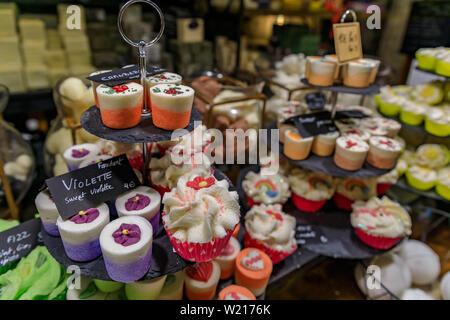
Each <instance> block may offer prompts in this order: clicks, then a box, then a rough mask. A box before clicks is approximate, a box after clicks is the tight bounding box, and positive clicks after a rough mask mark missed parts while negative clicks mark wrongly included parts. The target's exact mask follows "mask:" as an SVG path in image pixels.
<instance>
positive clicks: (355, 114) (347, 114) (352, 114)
mask: <svg viewBox="0 0 450 320" xmlns="http://www.w3.org/2000/svg"><path fill="white" fill-rule="evenodd" d="M367 117H368V116H367V115H366V114H365V113H364V112H362V111H360V110H356V109H349V110H339V111H336V114H335V115H334V118H335V119H348V118H356V119H362V118H367Z"/></svg>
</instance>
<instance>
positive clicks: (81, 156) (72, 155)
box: [63, 143, 100, 171]
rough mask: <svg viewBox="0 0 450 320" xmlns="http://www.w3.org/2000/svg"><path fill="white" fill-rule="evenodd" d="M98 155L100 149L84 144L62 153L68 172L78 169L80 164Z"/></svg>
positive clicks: (91, 144)
mask: <svg viewBox="0 0 450 320" xmlns="http://www.w3.org/2000/svg"><path fill="white" fill-rule="evenodd" d="M99 153H100V148H99V147H97V145H95V144H93V143H84V144H77V145H75V146H72V147H70V148H68V149H66V150H65V151H64V153H63V158H64V161H65V162H66V164H67V167H68V168H69V171H73V170H76V169H78V168H79V166H80V164H81V162H83V161H84V160H86V159H89V158H92V157H94V156H97V155H98V154H99Z"/></svg>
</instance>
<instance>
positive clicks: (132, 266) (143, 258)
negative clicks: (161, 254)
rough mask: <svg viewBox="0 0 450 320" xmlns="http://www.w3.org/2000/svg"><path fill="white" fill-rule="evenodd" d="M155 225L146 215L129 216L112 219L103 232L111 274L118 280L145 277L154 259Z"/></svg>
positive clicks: (101, 243) (103, 246)
mask: <svg viewBox="0 0 450 320" xmlns="http://www.w3.org/2000/svg"><path fill="white" fill-rule="evenodd" d="M152 242H153V229H152V225H151V224H150V222H149V221H148V220H147V219H144V218H142V217H137V216H126V217H121V218H118V219H116V220H114V221H112V222H110V223H109V224H108V225H107V226H106V227H105V228H104V229H103V231H102V233H101V234H100V246H101V250H102V253H103V259H104V260H105V266H106V271H107V272H108V275H109V277H110V278H111V279H112V280H114V281H118V282H125V283H129V282H134V281H137V280H139V279H140V278H142V277H143V276H144V275H145V274H146V273H147V272H148V269H149V268H150V262H151V260H152Z"/></svg>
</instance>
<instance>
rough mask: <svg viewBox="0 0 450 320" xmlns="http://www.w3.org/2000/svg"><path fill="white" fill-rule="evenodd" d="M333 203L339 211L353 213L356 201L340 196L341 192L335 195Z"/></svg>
mask: <svg viewBox="0 0 450 320" xmlns="http://www.w3.org/2000/svg"><path fill="white" fill-rule="evenodd" d="M333 201H334V203H335V204H336V206H337V207H338V208H339V209H342V210H347V211H352V210H353V209H352V204H353V202H355V201H354V200H352V199H350V198H348V197H346V196H344V195H343V194H340V193H339V192H335V193H334V195H333Z"/></svg>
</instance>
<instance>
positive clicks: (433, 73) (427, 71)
mask: <svg viewBox="0 0 450 320" xmlns="http://www.w3.org/2000/svg"><path fill="white" fill-rule="evenodd" d="M416 69H417V70H419V71H422V72H426V73H429V74H432V75H435V76H438V77H441V78H446V79H450V77H447V76H444V75H442V74H439V73H436V72H434V71H433V70H425V69H422V68H419V67H418V66H417V67H416Z"/></svg>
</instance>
